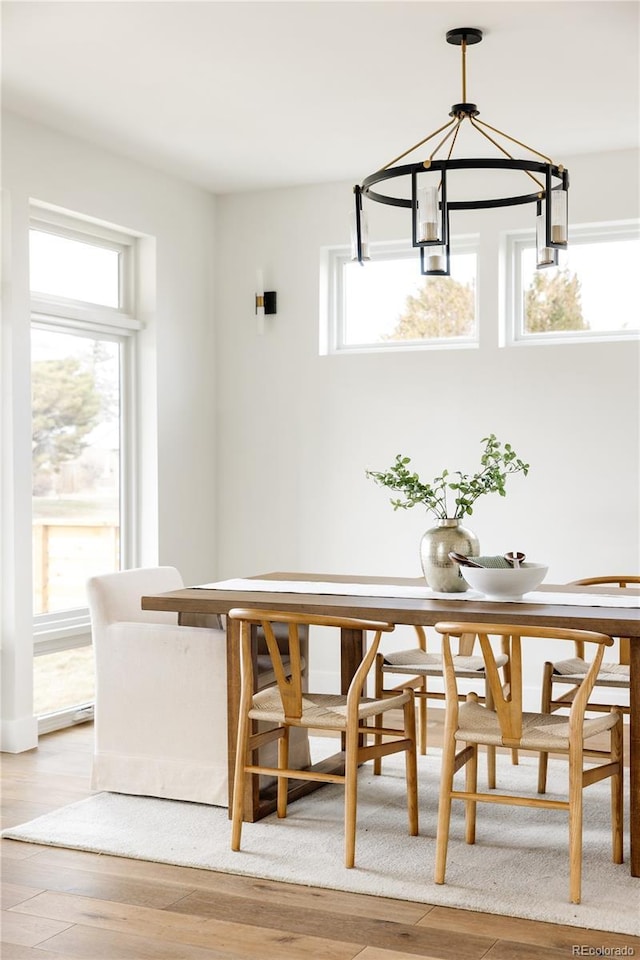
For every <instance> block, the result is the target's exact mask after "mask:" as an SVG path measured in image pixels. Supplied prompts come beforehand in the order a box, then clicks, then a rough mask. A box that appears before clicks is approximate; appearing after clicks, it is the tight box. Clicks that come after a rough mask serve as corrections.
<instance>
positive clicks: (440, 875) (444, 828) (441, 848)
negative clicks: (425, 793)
mask: <svg viewBox="0 0 640 960" xmlns="http://www.w3.org/2000/svg"><path fill="white" fill-rule="evenodd" d="M445 732H446V731H445ZM455 759H456V742H455V739H454V738H453V736H450V738H449V741H448V742H447V741H445V744H444V748H443V751H442V767H441V769H440V800H439V802H438V828H437V832H436V862H435V870H434V875H433V879H434V882H435V883H444V878H445V873H446V870H447V846H448V844H449V826H450V823H451V791H452V790H453V774H454V769H455Z"/></svg>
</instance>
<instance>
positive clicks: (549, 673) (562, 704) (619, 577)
mask: <svg viewBox="0 0 640 960" xmlns="http://www.w3.org/2000/svg"><path fill="white" fill-rule="evenodd" d="M628 584H640V576H636V575H635V574H633V575H628V574H612V575H611V576H601V577H584V578H583V579H581V580H572V581H571V582H570V583H569V584H567V586H576V587H578V586H581V587H591V586H601V587H602V586H613V587H622V588H625V587H626V586H627V585H628ZM617 641H618V645H619V646H618V663H619V664H626V665H627V666H628V665H629V661H630V649H629V644H630V640H629V637H618V638H617ZM574 651H575V657H576V659H579V660H584V643H583V642H582V641H581V640H576V641H574ZM605 669H606V668H605ZM582 682H583V681H580V682H577V681H576V679H575V677H569V676H563V675H562V674H561V673H558V672H556V667H555V662H551V661H547V662H546V663H545V664H544V667H543V668H542V694H541V707H540V709H541V711H542V713H555V712H556V711H557V710H562V709H563V708H564V709H568V708H569V707H570V706H571V704H572V703H573V700H574V698H575V696H576V694H577V693H578V690H579V689H580V687H581V686H582ZM554 684H559V685H560V684H561V685H562V689H563V690H564V693H562V695H561V696H558V697H555V698H554V695H553V686H554ZM629 685H630V681H629V678H628V677H627V678H625V677H620V679H616V680H611V679H608V680H606V681H603V680H602V678H598V677H597V678H596V681H595V684H594V688H599V689H605V688H606V689H618V690H628V689H629ZM567 687H569V688H570V689H567ZM614 708H617V709H618V710H620V711H621V712H622V713H623V714H629V712H630V708H629V705H628V704H624V703H611V702H607V703H605V702H594V701H591V702H590V703H589V704H588V705H587V710H590V711H593V712H595V713H609V712H610V711H611V710H613V709H614ZM548 758H549V755H548V754H547V753H541V754H540V760H539V765H538V792H539V793H544V792H545V790H546V788H547V767H548Z"/></svg>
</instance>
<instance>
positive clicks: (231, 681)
mask: <svg viewBox="0 0 640 960" xmlns="http://www.w3.org/2000/svg"><path fill="white" fill-rule="evenodd" d="M340 651H341V652H340V684H341V691H342V692H343V693H345V694H346V692H347V691H348V689H349V684H350V683H351V680H352V678H353V675H354V673H355V671H356V670H357V668H358V666H359V664H360V662H361V660H362V657H363V654H364V635H363V633H362V631H361V630H342V631H341V647H340ZM240 676H241V674H240V624H239V622H238V621H237V620H230V619H229V618H227V751H228V758H229V762H228V776H229V817H230V816H231V808H232V797H233V777H234V771H235V763H236V746H237V743H236V741H237V737H238V714H239V710H240ZM343 749H344V747H343ZM311 769H313V770H316V771H324V772H326V773H343V772H344V756H343V754H342V753H337V754H334V756H332V757H327V758H326V759H325V760H322V761H321V762H320V763H317V764H314V765H313V766H312V768H311ZM322 786H324V784H323V783H322V782H320V781H317V780H292V781H291V783H290V787H289V800H290V801H294V800H297V799H298V798H299V797H302V796H305V795H306V794H308V793H311V792H312V791H314V790H318V789H319V788H320V787H322ZM275 809H276V800H275V796H274V788H269V787H267V789H266V790H263V791H260V789H259V777H258V776H251V775H248V776H247V784H246V787H245V805H244V815H243V819H244V820H245V821H247V822H255V821H256V820H260V819H262V817H265V816H267V814H269V813H273V811H274V810H275Z"/></svg>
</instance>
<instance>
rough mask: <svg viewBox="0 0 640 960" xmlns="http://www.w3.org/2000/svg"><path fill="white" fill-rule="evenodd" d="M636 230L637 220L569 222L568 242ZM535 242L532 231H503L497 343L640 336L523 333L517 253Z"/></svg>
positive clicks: (619, 236) (633, 336)
mask: <svg viewBox="0 0 640 960" xmlns="http://www.w3.org/2000/svg"><path fill="white" fill-rule="evenodd" d="M638 229H639V222H638V221H637V220H625V221H617V222H612V223H588V224H580V225H571V227H570V230H569V243H570V245H572V244H581V243H589V242H594V241H605V242H606V241H607V240H611V241H613V240H630V239H636V238H637V237H638ZM535 244H536V237H535V231H534V230H526V231H525V230H522V231H513V232H509V233H507V234H505V261H506V270H505V280H506V292H505V301H504V302H505V314H504V322H503V324H502V331H501V338H500V346H502V347H505V346H506V347H523V346H524V347H527V346H532V345H545V346H548V345H549V344H565V343H571V344H575V343H602V342H603V341H610V342H614V341H620V340H637V339H638V338H639V337H640V331H638V330H575V331H571V330H561V331H557V332H553V331H551V332H548V333H524V330H523V326H524V323H523V321H524V316H523V297H522V276H521V261H522V258H521V253H522V250H523V249H527V248H529V249H531V248H534V247H535Z"/></svg>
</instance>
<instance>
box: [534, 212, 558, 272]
mask: <svg viewBox="0 0 640 960" xmlns="http://www.w3.org/2000/svg"><path fill="white" fill-rule="evenodd" d="M557 262H558V255H557V251H556V250H554V249H553V248H552V247H548V246H547V221H546V217H545V215H544V212H542V213H539V214H538V216H537V217H536V267H554V266H555V265H556V264H557Z"/></svg>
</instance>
